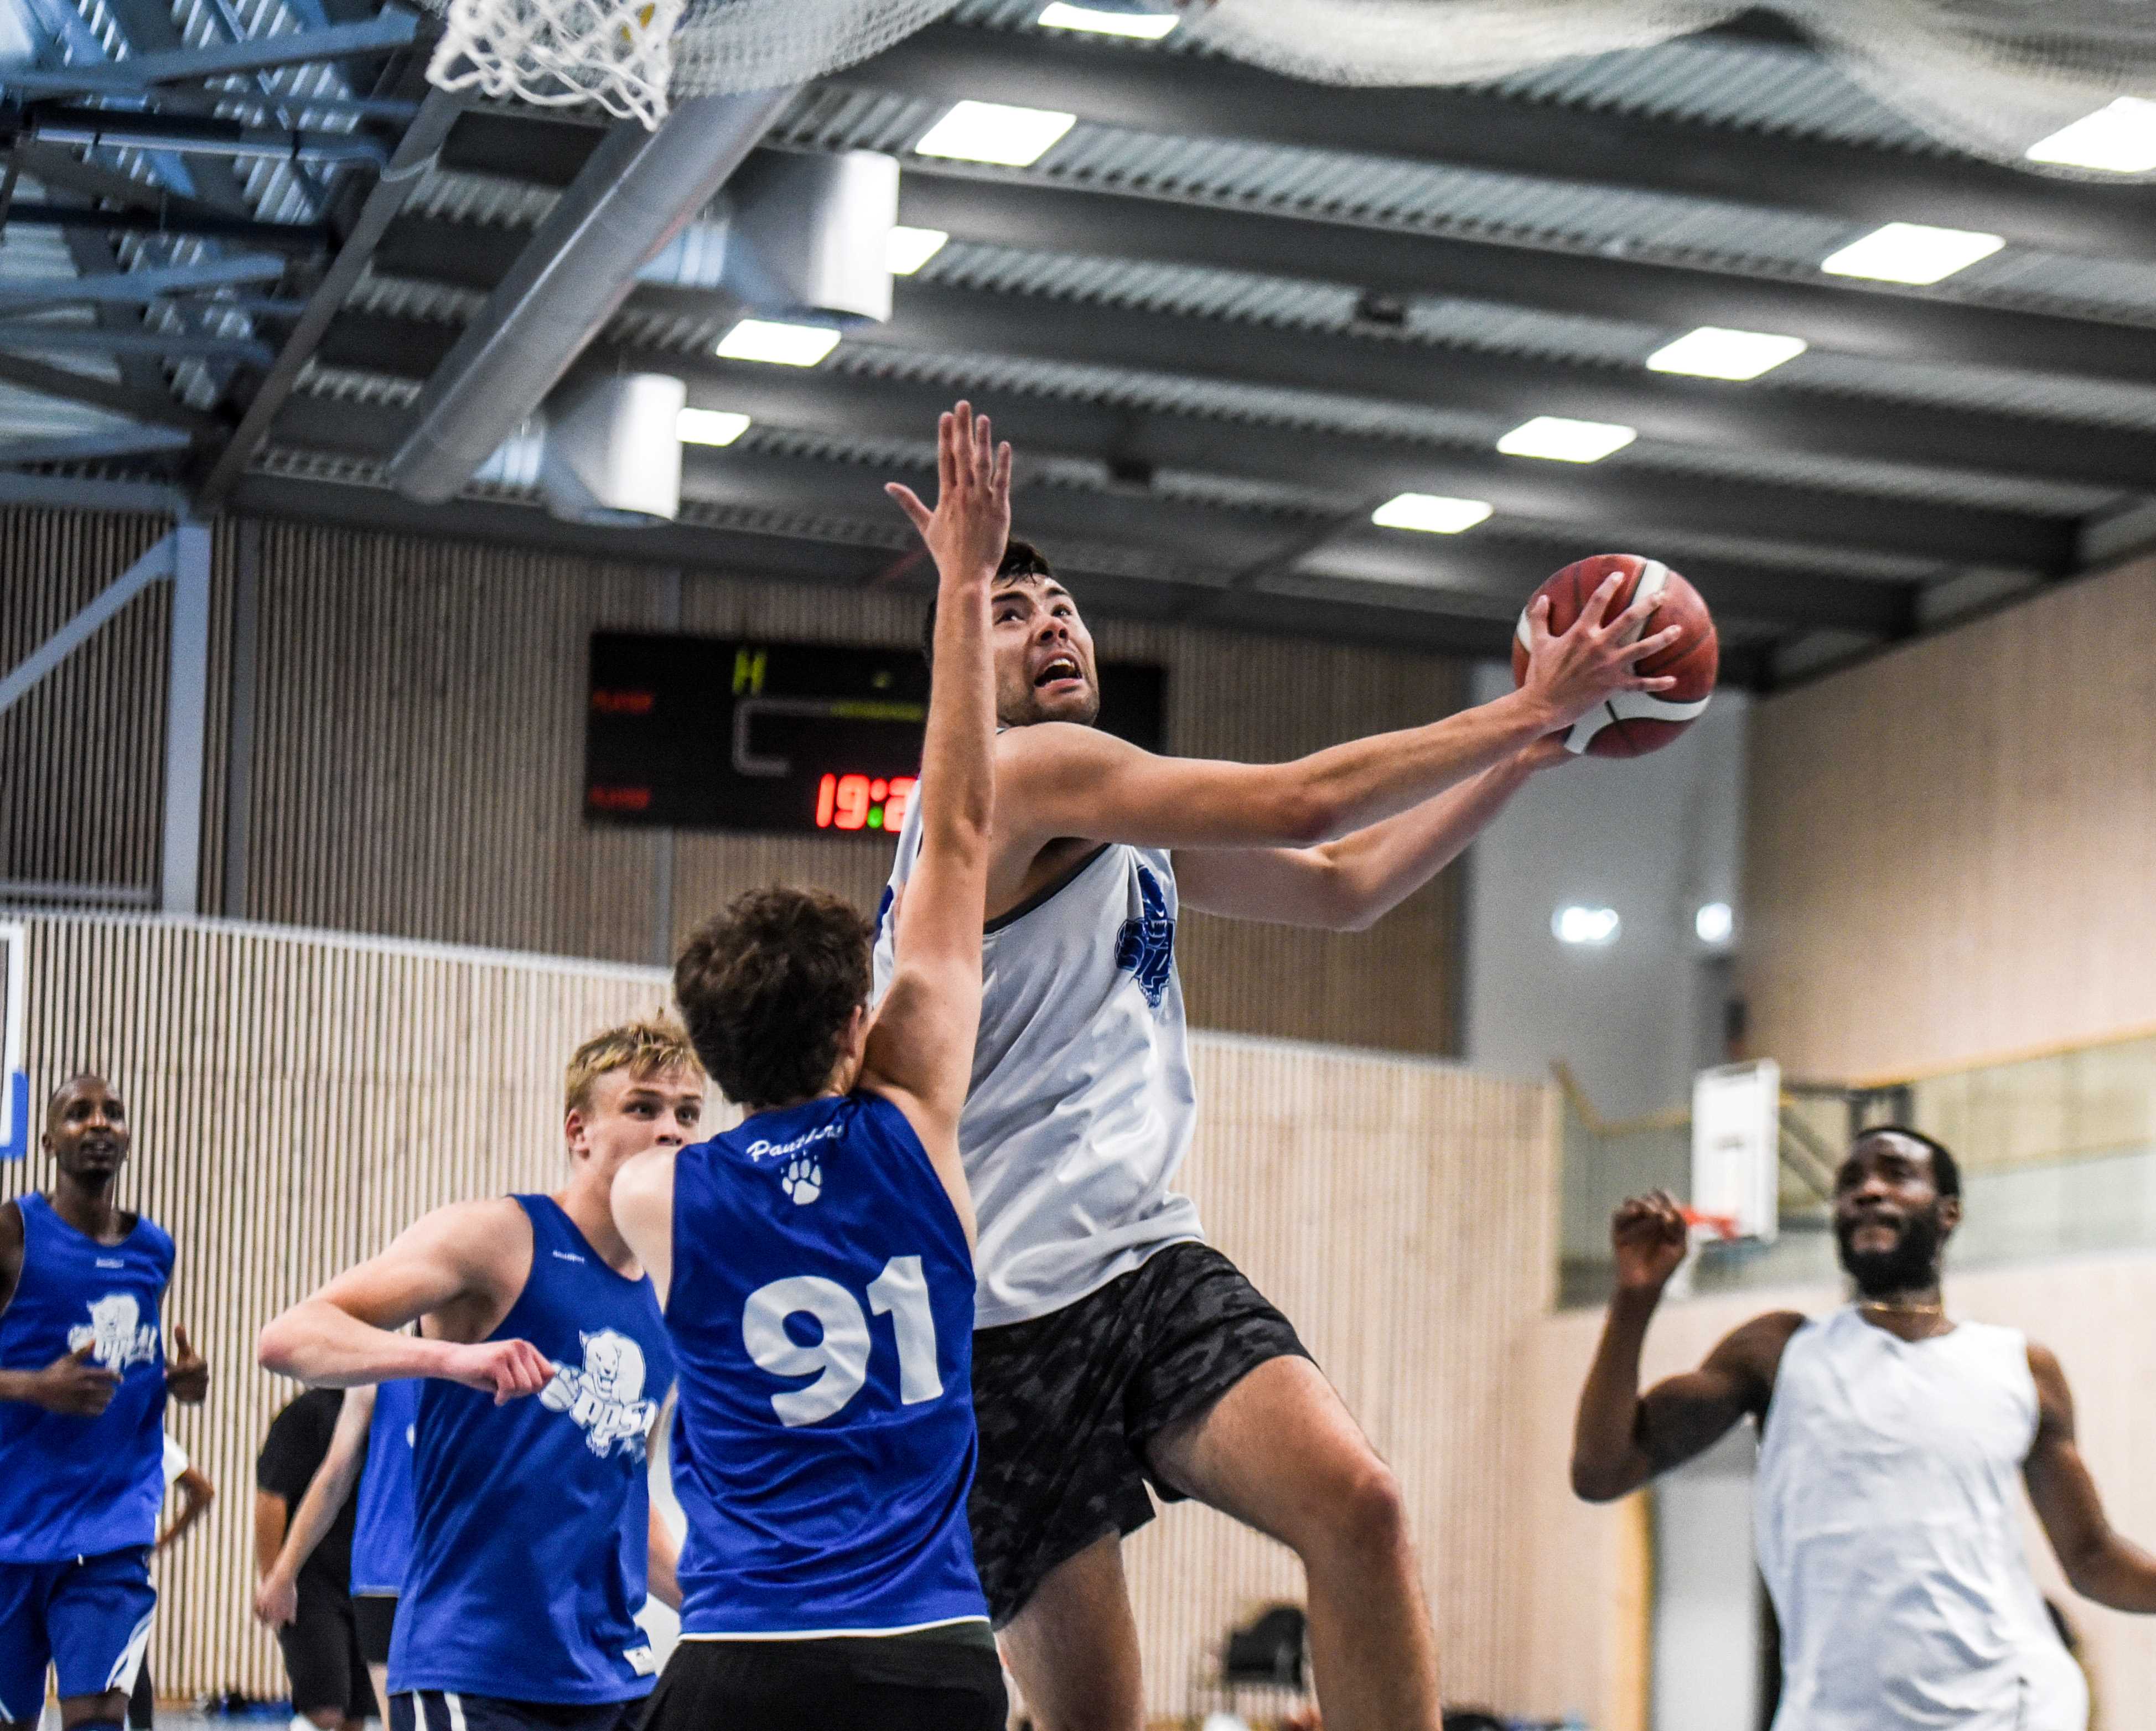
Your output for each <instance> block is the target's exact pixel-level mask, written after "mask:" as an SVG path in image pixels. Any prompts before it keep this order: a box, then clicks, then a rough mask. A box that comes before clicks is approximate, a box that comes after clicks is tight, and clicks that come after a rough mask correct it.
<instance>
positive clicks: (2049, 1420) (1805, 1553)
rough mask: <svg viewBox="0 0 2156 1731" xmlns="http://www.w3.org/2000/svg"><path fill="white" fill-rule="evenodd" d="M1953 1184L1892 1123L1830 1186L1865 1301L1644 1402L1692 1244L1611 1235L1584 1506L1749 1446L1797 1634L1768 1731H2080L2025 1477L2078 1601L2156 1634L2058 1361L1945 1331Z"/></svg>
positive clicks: (1716, 1356) (1769, 1548) (1969, 1329)
mask: <svg viewBox="0 0 2156 1731" xmlns="http://www.w3.org/2000/svg"><path fill="white" fill-rule="evenodd" d="M1961 1215H1962V1209H1961V1174H1960V1172H1959V1170H1958V1168H1957V1167H1956V1165H1955V1163H1954V1158H1953V1155H1952V1154H1951V1153H1948V1150H1947V1149H1946V1148H1943V1147H1942V1146H1941V1145H1940V1144H1939V1143H1937V1142H1934V1141H1933V1139H1932V1138H1930V1137H1928V1136H1924V1135H1922V1134H1919V1133H1917V1132H1916V1131H1914V1130H1907V1129H1902V1128H1900V1127H1895V1126H1882V1127H1879V1128H1877V1129H1873V1130H1867V1131H1866V1132H1865V1133H1863V1134H1862V1135H1861V1136H1859V1137H1858V1138H1857V1139H1856V1143H1854V1145H1852V1146H1851V1149H1850V1151H1849V1155H1848V1158H1846V1159H1845V1160H1844V1161H1843V1163H1842V1165H1841V1169H1840V1172H1839V1173H1837V1174H1836V1175H1835V1194H1834V1232H1835V1245H1836V1246H1837V1248H1838V1250H1839V1251H1840V1257H1841V1266H1842V1267H1843V1268H1844V1269H1845V1270H1846V1271H1847V1272H1848V1274H1849V1276H1850V1277H1851V1280H1852V1281H1853V1282H1855V1283H1856V1301H1855V1302H1853V1303H1851V1304H1849V1305H1846V1306H1845V1307H1843V1308H1841V1309H1840V1310H1837V1311H1835V1312H1832V1313H1831V1314H1830V1315H1828V1316H1826V1317H1824V1318H1820V1319H1818V1320H1816V1321H1815V1320H1811V1319H1809V1318H1805V1317H1803V1316H1799V1315H1798V1314H1797V1313H1796V1312H1794V1311H1774V1312H1768V1314H1767V1315H1764V1316H1761V1317H1757V1318H1753V1320H1752V1321H1751V1322H1748V1323H1745V1324H1744V1325H1743V1327H1742V1328H1738V1329H1736V1330H1735V1331H1734V1332H1732V1333H1731V1334H1729V1335H1728V1336H1727V1338H1725V1339H1724V1340H1723V1341H1722V1343H1721V1344H1720V1345H1718V1346H1717V1347H1716V1348H1714V1350H1713V1351H1712V1352H1711V1353H1708V1354H1707V1360H1706V1362H1705V1363H1704V1364H1702V1365H1701V1366H1700V1368H1699V1369H1697V1370H1694V1371H1690V1372H1687V1373H1686V1374H1683V1375H1681V1376H1673V1377H1671V1378H1668V1379H1666V1380H1665V1381H1662V1382H1660V1383H1657V1384H1655V1386H1654V1387H1653V1388H1651V1389H1649V1390H1648V1391H1647V1392H1646V1393H1645V1395H1641V1394H1640V1392H1639V1384H1640V1345H1641V1343H1642V1342H1643V1341H1644V1340H1645V1338H1646V1333H1647V1324H1648V1322H1649V1320H1650V1318H1652V1317H1653V1315H1654V1312H1655V1305H1656V1304H1657V1302H1660V1300H1661V1295H1662V1287H1663V1286H1664V1284H1665V1283H1666V1282H1667V1281H1668V1279H1669V1277H1670V1276H1671V1274H1672V1273H1673V1272H1675V1271H1676V1267H1677V1265H1678V1264H1679V1263H1680V1262H1681V1261H1683V1260H1684V1256H1685V1251H1686V1225H1685V1220H1684V1216H1683V1215H1682V1214H1681V1212H1680V1211H1679V1210H1678V1208H1677V1205H1676V1202H1675V1201H1674V1200H1673V1199H1671V1198H1670V1197H1669V1196H1667V1195H1664V1194H1655V1195H1653V1196H1649V1197H1644V1198H1635V1199H1633V1200H1631V1201H1629V1202H1627V1203H1626V1204H1625V1205H1624V1206H1623V1207H1622V1208H1620V1209H1619V1210H1618V1211H1617V1214H1616V1217H1615V1220H1614V1224H1613V1226H1612V1229H1611V1240H1612V1242H1613V1245H1614V1249H1615V1253H1616V1265H1617V1291H1616V1294H1615V1296H1614V1297H1613V1298H1612V1299H1611V1301H1610V1305H1609V1321H1608V1323H1606V1324H1605V1326H1604V1329H1603V1334H1602V1343H1601V1347H1600V1348H1599V1351H1598V1352H1597V1353H1596V1354H1595V1359H1594V1367H1593V1368H1592V1369H1590V1370H1589V1373H1588V1378H1587V1385H1586V1387H1585V1388H1584V1389H1583V1390H1582V1391H1581V1394H1580V1397H1579V1417H1578V1426H1577V1429H1576V1431H1575V1433H1574V1436H1573V1456H1572V1482H1573V1489H1574V1490H1575V1491H1577V1492H1578V1493H1579V1495H1580V1496H1582V1497H1585V1498H1587V1499H1588V1500H1589V1502H1608V1501H1609V1500H1611V1499H1613V1498H1614V1497H1622V1496H1624V1495H1625V1493H1626V1492H1630V1491H1633V1490H1636V1489H1637V1488H1638V1487H1640V1486H1641V1485H1643V1484H1645V1483H1646V1482H1647V1481H1648V1480H1649V1479H1650V1478H1653V1477H1655V1476H1656V1475H1657V1474H1659V1473H1663V1472H1668V1471H1669V1470H1670V1469H1671V1467H1673V1466H1680V1465H1681V1464H1682V1463H1683V1462H1685V1461H1689V1460H1691V1458H1692V1457H1693V1456H1695V1455H1698V1454H1700V1453H1702V1452H1703V1451H1706V1450H1707V1449H1709V1448H1711V1447H1712V1446H1714V1444H1715V1443H1716V1442H1717V1441H1719V1440H1720V1439H1721V1438H1722V1436H1724V1435H1726V1434H1727V1432H1728V1431H1730V1430H1731V1429H1732V1428H1733V1427H1734V1426H1735V1425H1737V1424H1738V1423H1739V1422H1740V1421H1741V1420H1744V1419H1746V1418H1749V1419H1750V1420H1752V1421H1753V1424H1754V1425H1757V1426H1758V1430H1759V1437H1760V1441H1759V1467H1758V1479H1757V1481H1756V1482H1755V1484H1754V1487H1753V1524H1754V1527H1755V1528H1756V1533H1757V1548H1758V1559H1759V1569H1760V1572H1761V1573H1762V1574H1763V1575H1764V1576H1765V1577H1766V1580H1767V1590H1768V1593H1769V1594H1770V1595H1772V1597H1773V1599H1774V1613H1775V1615H1776V1616H1777V1617H1778V1618H1779V1620H1780V1622H1781V1630H1782V1678H1783V1681H1782V1702H1781V1708H1780V1710H1779V1712H1778V1713H1776V1715H1775V1718H1774V1725H1775V1731H1948V1728H1951V1731H2083V1728H2084V1727H2085V1726H2086V1725H2087V1723H2088V1690H2087V1685H2086V1684H2085V1683H2084V1682H2083V1681H2082V1675H2081V1672H2080V1671H2079V1670H2078V1669H2077V1668H2076V1666H2075V1664H2074V1662H2073V1660H2072V1658H2071V1657H2070V1656H2069V1655H2068V1654H2067V1652H2066V1648H2065V1646H2062V1645H2061V1642H2060V1640H2059V1637H2058V1636H2057V1634H2056V1631H2054V1629H2053V1627H2052V1625H2051V1621H2050V1618H2049V1616H2048V1615H2047V1614H2046V1610H2045V1608H2044V1601H2043V1599H2042V1597H2041V1596H2040V1595H2039V1594H2038V1592H2037V1590H2036V1585H2035V1581H2034V1580H2033V1579H2031V1578H2030V1574H2029V1565H2028V1562H2027V1559H2026V1558H2025V1555H2024V1554H2023V1551H2022V1548H2021V1535H2020V1524H2021V1523H2020V1497H2017V1496H2016V1495H2015V1480H2016V1479H2017V1478H2019V1479H2020V1481H2021V1482H2024V1483H2025V1484H2026V1485H2027V1487H2028V1490H2029V1496H2030V1501H2031V1502H2033V1503H2034V1504H2035V1509H2036V1517H2037V1519H2038V1520H2039V1521H2040V1523H2042V1525H2043V1528H2044V1533H2045V1536H2046V1538H2049V1539H2050V1540H2051V1549H2052V1551H2053V1553H2054V1554H2056V1556H2057V1558H2058V1559H2059V1564H2060V1566H2061V1568H2062V1569H2064V1570H2065V1571H2066V1579H2067V1580H2068V1581H2070V1582H2071V1584H2072V1585H2073V1588H2074V1590H2075V1591H2076V1592H2078V1593H2080V1594H2082V1595H2084V1596H2086V1597H2087V1598H2090V1599H2093V1600H2096V1601H2097V1603H2098V1604H2099V1605H2109V1606H2110V1607H2111V1608H2112V1610H2127V1611H2141V1612H2156V1557H2151V1556H2150V1555H2149V1554H2148V1552H2146V1551H2144V1550H2143V1549H2141V1548H2140V1547H2139V1546H2138V1545H2135V1544H2132V1543H2131V1542H2129V1541H2128V1540H2127V1539H2125V1538H2122V1537H2121V1536H2120V1535H2119V1534H2118V1533H2115V1532H2113V1531H2112V1528H2111V1523H2109V1521H2107V1519H2106V1518H2105V1517H2104V1512H2103V1503H2102V1499H2101V1498H2100V1497H2098V1496H2097V1489H2096V1485H2095V1482H2094V1481H2093V1480H2092V1478H2091V1477H2090V1476H2089V1471H2088V1467H2087V1465H2086V1464H2085V1463H2084V1462H2083V1461H2082V1457H2081V1451H2079V1449H2078V1448H2076V1446H2075V1442H2074V1401H2073V1395H2072V1394H2071V1391H2070V1390H2069V1389H2067V1387H2066V1375H2065V1373H2064V1372H2062V1371H2061V1369H2059V1361H2058V1360H2057V1359H2055V1358H2053V1357H2052V1356H2051V1353H2049V1352H2048V1351H2046V1349H2045V1348H2042V1347H2040V1346H2038V1345H2036V1344H2035V1343H2034V1342H2032V1341H2030V1340H2028V1339H2026V1338H2025V1337H2023V1336H2022V1335H2021V1334H2020V1333H2017V1332H2016V1331H2015V1330H2014V1329H2011V1328H1994V1327H1991V1326H1990V1325H1989V1324H1986V1323H1971V1322H1963V1321H1958V1320H1956V1319H1955V1318H1953V1317H1951V1316H1950V1315H1948V1312H1947V1307H1946V1300H1945V1297H1944V1296H1943V1292H1942V1291H1941V1285H1940V1265H1941V1259H1942V1257H1943V1254H1944V1252H1945V1249H1946V1244H1947V1240H1948V1238H1949V1237H1951V1236H1952V1235H1953V1230H1954V1228H1955V1227H1956V1226H1957V1225H1959V1224H1960V1222H1961Z"/></svg>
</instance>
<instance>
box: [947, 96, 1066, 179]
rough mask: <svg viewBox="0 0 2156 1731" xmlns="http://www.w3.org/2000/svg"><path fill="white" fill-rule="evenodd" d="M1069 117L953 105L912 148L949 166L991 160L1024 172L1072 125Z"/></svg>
mask: <svg viewBox="0 0 2156 1731" xmlns="http://www.w3.org/2000/svg"><path fill="white" fill-rule="evenodd" d="M1077 119H1078V116H1076V115H1075V114H1059V113H1057V112H1056V111H1055V110H1053V109H1048V108H1014V107H1012V106H1011V105H1009V103H1007V102H958V103H954V104H952V107H951V110H950V111H949V112H948V113H947V114H946V115H945V116H943V118H942V120H940V121H937V123H936V124H935V125H934V126H931V127H930V128H929V129H928V130H927V131H926V132H924V133H923V134H921V142H920V143H918V144H916V145H915V146H913V151H914V154H915V155H916V156H921V157H949V158H950V159H951V160H952V162H995V163H998V164H1000V165H1001V166H1002V167H1005V168H1030V167H1032V166H1033V165H1034V163H1035V162H1039V160H1040V159H1041V158H1042V157H1044V156H1045V155H1047V154H1048V147H1049V146H1050V145H1051V144H1053V143H1055V141H1056V140H1057V139H1059V138H1060V137H1061V136H1063V135H1064V134H1065V132H1068V131H1070V128H1071V127H1072V126H1073V125H1075V123H1076V121H1077Z"/></svg>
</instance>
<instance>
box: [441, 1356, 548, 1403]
mask: <svg viewBox="0 0 2156 1731" xmlns="http://www.w3.org/2000/svg"><path fill="white" fill-rule="evenodd" d="M440 1374H442V1375H443V1376H445V1377H447V1378H448V1379H449V1380H450V1381H452V1382H459V1383H462V1384H464V1385H465V1387H466V1388H468V1389H478V1390H479V1391H480V1393H481V1394H485V1395H493V1396H494V1404H495V1405H496V1406H501V1405H506V1404H507V1403H508V1402H510V1401H511V1400H516V1398H517V1397H518V1396H519V1395H536V1394H537V1393H538V1392H539V1391H540V1389H543V1388H545V1387H546V1386H547V1384H548V1383H550V1382H552V1380H553V1379H554V1367H553V1365H552V1364H550V1363H549V1362H548V1361H547V1355H546V1354H545V1353H542V1352H541V1351H540V1350H539V1348H537V1347H536V1346H534V1345H532V1344H531V1342H530V1341H528V1340H489V1341H483V1342H481V1343H480V1344H478V1345H476V1346H459V1347H454V1348H451V1349H450V1351H449V1355H448V1356H447V1357H446V1358H445V1359H444V1360H443V1361H442V1369H441V1372H440Z"/></svg>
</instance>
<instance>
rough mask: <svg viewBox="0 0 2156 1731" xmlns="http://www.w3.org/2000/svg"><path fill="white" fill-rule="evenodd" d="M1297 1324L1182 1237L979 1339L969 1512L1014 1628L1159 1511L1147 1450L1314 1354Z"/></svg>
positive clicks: (1221, 1261)
mask: <svg viewBox="0 0 2156 1731" xmlns="http://www.w3.org/2000/svg"><path fill="white" fill-rule="evenodd" d="M1309 1356H1310V1353H1309V1352H1308V1351H1307V1350H1306V1348H1305V1347H1304V1346H1303V1343H1302V1342H1301V1340H1300V1339H1299V1338H1296V1332H1295V1327H1294V1325H1293V1324H1292V1323H1290V1322H1289V1321H1288V1319H1287V1318H1286V1317H1284V1316H1282V1315H1281V1313H1280V1312H1278V1311H1277V1310H1275V1309H1274V1308H1273V1307H1272V1306H1271V1305H1270V1304H1269V1303H1267V1302H1265V1295H1264V1294H1263V1293H1261V1292H1259V1291H1258V1289H1257V1288H1256V1287H1254V1286H1252V1285H1251V1284H1250V1282H1249V1281H1248V1280H1246V1279H1245V1278H1244V1276H1243V1273H1242V1271H1241V1270H1240V1269H1239V1268H1237V1267H1236V1266H1235V1264H1234V1263H1233V1262H1230V1261H1229V1260H1228V1259H1227V1258H1226V1257H1225V1256H1222V1255H1221V1254H1220V1253H1219V1251H1216V1250H1214V1249H1213V1248H1212V1247H1211V1246H1209V1245H1203V1244H1173V1245H1170V1246H1168V1248H1167V1249H1166V1250H1163V1251H1156V1252H1155V1253H1154V1254H1153V1255H1152V1256H1150V1257H1148V1258H1147V1261H1146V1262H1145V1263H1144V1265H1143V1266H1142V1267H1138V1268H1135V1269H1133V1270H1132V1271H1131V1272H1130V1273H1128V1274H1126V1275H1122V1276H1119V1277H1118V1278H1116V1279H1115V1280H1111V1281H1110V1282H1108V1284H1107V1285H1106V1286H1105V1287H1101V1289H1100V1291H1099V1292H1091V1293H1088V1294H1087V1295H1086V1297H1083V1298H1081V1299H1080V1300H1079V1301H1078V1302H1076V1303H1075V1304H1072V1305H1068V1306H1065V1307H1064V1308H1063V1309H1061V1310H1057V1311H1051V1312H1049V1314H1047V1315H1046V1316H1045V1317H1035V1318H1033V1319H1032V1320H1031V1321H1030V1322H1024V1323H1011V1324H1010V1325H1009V1326H1008V1327H1006V1328H983V1329H980V1330H978V1332H976V1333H975V1334H974V1336H973V1412H974V1415H975V1417H976V1419H977V1420H978V1423H979V1425H980V1432H981V1458H980V1468H979V1471H978V1472H977V1473H976V1474H975V1476H974V1479H973V1498H972V1501H971V1502H969V1503H968V1507H967V1513H968V1516H969V1517H970V1519H971V1523H972V1525H973V1561H974V1564H975V1565H976V1566H977V1567H978V1569H980V1572H981V1585H982V1586H983V1589H985V1590H986V1591H987V1593H988V1610H989V1613H990V1615H992V1616H993V1618H994V1621H995V1626H996V1627H997V1628H998V1629H1000V1628H1002V1627H1003V1626H1004V1625H1005V1624H1006V1623H1008V1622H1009V1621H1010V1620H1011V1619H1012V1618H1013V1617H1014V1616H1016V1615H1018V1614H1019V1611H1020V1610H1022V1609H1024V1605H1025V1602H1026V1600H1029V1599H1030V1598H1031V1597H1032V1596H1033V1595H1034V1590H1035V1589H1037V1588H1038V1587H1039V1585H1040V1584H1041V1582H1042V1581H1043V1580H1045V1579H1047V1577H1048V1574H1049V1573H1050V1570H1052V1569H1055V1567H1056V1566H1057V1565H1058V1564H1062V1563H1067V1562H1069V1561H1070V1559H1071V1558H1073V1557H1075V1556H1076V1555H1077V1554H1078V1553H1079V1552H1081V1551H1082V1550H1084V1549H1086V1546H1087V1545H1089V1544H1092V1543H1094V1541H1095V1540H1096V1539H1099V1538H1105V1537H1106V1536H1107V1535H1108V1534H1109V1533H1135V1532H1136V1531H1137V1529H1138V1528H1141V1527H1142V1526H1143V1525H1145V1523H1147V1521H1149V1520H1151V1519H1152V1517H1153V1507H1152V1497H1149V1496H1148V1495H1147V1491H1146V1487H1147V1485H1148V1484H1150V1485H1151V1486H1152V1489H1153V1490H1154V1491H1155V1492H1158V1494H1159V1496H1160V1497H1161V1498H1162V1499H1163V1501H1165V1502H1179V1501H1181V1500H1182V1495H1183V1493H1182V1492H1179V1491H1178V1490H1177V1489H1176V1488H1175V1487H1173V1486H1172V1485H1169V1484H1167V1483H1164V1482H1163V1481H1162V1480H1161V1478H1160V1477H1159V1475H1158V1474H1157V1473H1156V1472H1154V1471H1153V1470H1152V1463H1151V1461H1148V1460H1147V1456H1146V1450H1147V1446H1149V1445H1150V1444H1151V1443H1152V1440H1153V1438H1154V1437H1156V1436H1158V1435H1159V1434H1160V1433H1161V1432H1162V1431H1163V1430H1165V1429H1166V1428H1167V1427H1168V1425H1173V1424H1177V1423H1178V1422H1180V1421H1182V1420H1185V1419H1193V1418H1197V1417H1199V1415H1202V1414H1204V1413H1205V1412H1206V1411H1208V1410H1209V1409H1210V1408H1211V1407H1212V1405H1213V1403H1214V1401H1216V1400H1219V1398H1220V1397H1221V1396H1222V1395H1224V1394H1226V1393H1227V1392H1228V1390H1229V1389H1232V1388H1233V1387H1235V1384H1237V1383H1239V1382H1240V1381H1241V1380H1242V1379H1244V1378H1245V1377H1246V1376H1248V1375H1249V1374H1250V1372H1252V1371H1253V1370H1255V1369H1257V1367H1258V1366H1259V1365H1260V1364H1264V1363H1265V1360H1266V1359H1281V1358H1301V1359H1306V1358H1308V1357H1309Z"/></svg>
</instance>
